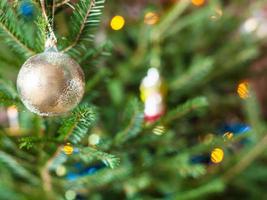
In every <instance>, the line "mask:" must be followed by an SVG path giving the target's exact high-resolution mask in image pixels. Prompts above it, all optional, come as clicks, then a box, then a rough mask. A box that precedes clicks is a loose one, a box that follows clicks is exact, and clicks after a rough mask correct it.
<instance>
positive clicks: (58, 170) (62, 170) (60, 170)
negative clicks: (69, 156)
mask: <svg viewBox="0 0 267 200" xmlns="http://www.w3.org/2000/svg"><path fill="white" fill-rule="evenodd" d="M66 171H67V170H66V167H64V166H63V165H59V166H58V167H57V168H56V174H57V175H58V176H64V175H65V174H66Z"/></svg>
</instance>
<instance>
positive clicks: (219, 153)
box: [210, 148, 224, 164]
mask: <svg viewBox="0 0 267 200" xmlns="http://www.w3.org/2000/svg"><path fill="white" fill-rule="evenodd" d="M223 157H224V152H223V150H222V149H221V148H215V149H213V150H212V152H211V155H210V159H211V161H212V162H213V163H216V164H217V163H220V162H222V160H223Z"/></svg>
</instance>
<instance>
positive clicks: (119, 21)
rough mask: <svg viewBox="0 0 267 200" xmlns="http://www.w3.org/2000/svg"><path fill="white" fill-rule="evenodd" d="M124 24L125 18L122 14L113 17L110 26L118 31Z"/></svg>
mask: <svg viewBox="0 0 267 200" xmlns="http://www.w3.org/2000/svg"><path fill="white" fill-rule="evenodd" d="M124 24H125V20H124V18H123V17H122V16H120V15H116V16H114V17H113V18H112V19H111V22H110V27H111V28H112V29H113V30H115V31H118V30H120V29H122V28H123V26H124Z"/></svg>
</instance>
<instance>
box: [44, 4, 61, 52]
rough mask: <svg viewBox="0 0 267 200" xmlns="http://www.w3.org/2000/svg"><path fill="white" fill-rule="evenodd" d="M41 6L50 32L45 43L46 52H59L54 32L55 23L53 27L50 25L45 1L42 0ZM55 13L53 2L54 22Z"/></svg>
mask: <svg viewBox="0 0 267 200" xmlns="http://www.w3.org/2000/svg"><path fill="white" fill-rule="evenodd" d="M40 4H41V7H42V14H43V16H44V18H45V20H46V23H47V28H48V32H49V33H48V36H47V38H46V41H45V51H48V50H53V51H57V47H56V44H57V38H56V36H55V33H54V31H53V23H52V25H51V24H50V23H49V20H48V16H47V14H46V11H45V1H44V0H40ZM54 11H55V1H54V0H53V8H52V13H53V14H52V15H53V16H52V21H53V20H54Z"/></svg>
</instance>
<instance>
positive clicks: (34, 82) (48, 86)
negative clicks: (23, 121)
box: [17, 48, 85, 116]
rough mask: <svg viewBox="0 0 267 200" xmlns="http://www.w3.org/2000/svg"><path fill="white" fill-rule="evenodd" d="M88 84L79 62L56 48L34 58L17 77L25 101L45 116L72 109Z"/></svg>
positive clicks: (28, 61)
mask: <svg viewBox="0 0 267 200" xmlns="http://www.w3.org/2000/svg"><path fill="white" fill-rule="evenodd" d="M84 85H85V83H84V74H83V71H82V69H81V67H80V66H79V64H78V63H77V62H76V61H75V60H73V59H72V58H70V57H69V56H68V55H66V54H63V53H60V52H57V50H56V49H54V48H50V49H48V50H46V51H45V52H43V53H40V54H37V55H35V56H32V57H30V58H29V59H28V60H27V61H26V62H25V63H24V64H23V66H22V67H21V69H20V71H19V74H18V78H17V89H18V93H19V95H20V98H21V100H22V102H23V104H24V105H25V106H26V108H28V109H29V110H30V111H31V112H34V113H36V114H38V115H41V116H54V115H60V114H64V113H66V112H68V111H70V110H72V109H73V108H74V107H75V106H77V104H78V103H79V102H80V100H81V99H82V96H83V93H84Z"/></svg>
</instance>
